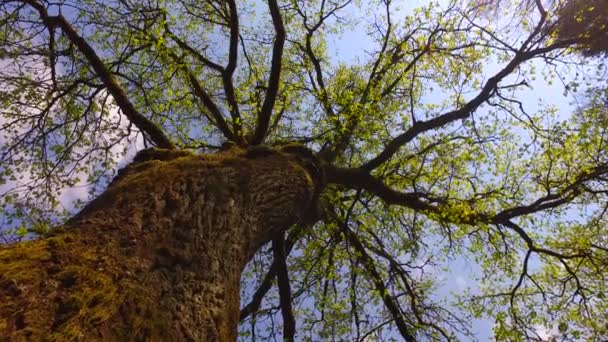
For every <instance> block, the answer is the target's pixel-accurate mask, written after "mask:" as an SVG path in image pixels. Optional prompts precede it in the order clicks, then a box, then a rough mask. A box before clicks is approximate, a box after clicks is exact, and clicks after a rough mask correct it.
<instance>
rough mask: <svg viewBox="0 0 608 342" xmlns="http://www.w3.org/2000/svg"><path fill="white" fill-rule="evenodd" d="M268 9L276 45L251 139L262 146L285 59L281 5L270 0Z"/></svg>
mask: <svg viewBox="0 0 608 342" xmlns="http://www.w3.org/2000/svg"><path fill="white" fill-rule="evenodd" d="M268 7H269V8H270V15H271V16H272V24H273V25H274V30H275V32H276V36H275V40H274V45H273V48H272V62H271V66H270V77H269V79H268V90H267V91H266V97H265V98H264V103H263V104H262V108H261V109H260V111H259V112H258V117H257V123H256V127H255V132H254V133H253V137H252V138H251V144H252V145H258V144H261V143H262V142H263V141H264V139H265V138H266V134H268V127H269V125H270V116H271V115H272V109H273V108H274V103H275V101H276V99H277V94H278V92H279V83H280V80H281V67H282V59H283V46H284V44H285V37H286V33H285V27H284V26H283V18H282V17H281V12H280V11H279V5H278V4H277V1H276V0H268Z"/></svg>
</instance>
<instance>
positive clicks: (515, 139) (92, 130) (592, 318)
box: [0, 0, 608, 341]
mask: <svg viewBox="0 0 608 342" xmlns="http://www.w3.org/2000/svg"><path fill="white" fill-rule="evenodd" d="M581 3H582V2H581V1H575V0H572V1H568V2H563V1H546V3H545V2H543V1H540V0H538V1H523V2H515V1H506V0H505V1H501V2H500V5H496V4H492V3H491V2H490V3H483V2H480V1H475V2H472V3H471V4H464V5H463V4H462V3H461V1H441V2H429V3H428V4H424V6H420V7H419V8H411V10H408V11H407V12H408V13H407V14H404V13H402V12H401V11H399V9H398V7H399V6H405V7H411V6H410V5H409V4H408V3H407V2H406V3H404V4H398V3H395V2H393V1H390V0H382V1H369V2H357V1H351V0H343V1H334V0H313V1H300V0H294V1H285V2H280V3H279V2H277V1H273V0H269V1H267V2H262V1H243V2H240V1H239V2H238V3H237V2H235V1H230V0H227V1H214V0H207V1H194V0H147V1H135V0H133V1H130V0H115V1H114V0H103V1H102V0H99V1H95V0H87V1H68V0H66V1H61V2H59V3H55V2H51V1H48V2H46V1H40V0H22V1H17V0H15V1H2V2H1V4H0V15H1V17H0V42H1V43H0V58H1V63H2V65H3V68H2V70H0V83H1V87H2V88H1V89H0V101H2V106H1V108H0V139H1V140H0V180H1V181H5V182H6V184H5V185H3V186H2V188H0V190H1V191H2V193H3V194H4V196H3V197H2V203H0V205H2V209H0V210H2V212H0V215H3V216H5V217H7V218H9V220H10V219H13V222H12V223H10V222H8V223H6V222H0V224H6V225H7V227H8V228H10V229H17V228H18V227H20V226H21V225H22V223H23V220H24V217H25V216H28V215H29V216H30V217H35V219H33V220H32V221H33V222H46V221H48V220H53V219H61V217H65V216H67V215H68V213H67V211H66V212H65V213H64V214H63V216H61V215H58V214H59V213H60V210H58V208H60V206H59V203H60V202H59V199H60V195H61V192H62V191H63V190H64V189H65V188H66V187H70V186H76V185H78V186H85V185H87V184H93V186H92V187H90V189H92V190H91V196H93V195H95V193H97V192H99V191H101V190H102V189H103V187H104V186H105V184H106V183H107V178H108V177H110V176H111V175H112V173H113V170H114V169H115V167H116V165H117V163H119V160H121V158H123V157H124V156H125V155H126V154H127V153H129V150H130V149H131V148H132V146H133V145H135V148H141V147H145V146H147V145H149V144H152V145H156V146H160V147H164V148H175V147H177V148H189V149H195V150H198V151H200V152H202V153H208V152H212V151H214V150H217V149H219V148H220V146H221V144H222V143H223V142H225V141H232V142H233V143H236V144H238V145H242V146H247V145H257V144H260V143H269V144H273V143H281V142H300V143H305V144H307V145H308V146H309V147H310V148H311V149H312V150H313V151H315V153H316V154H317V155H318V156H319V158H321V159H322V160H323V163H324V165H325V167H326V173H327V177H328V183H329V184H328V188H327V189H326V191H325V192H324V194H323V199H322V202H323V203H324V208H325V212H324V213H323V219H322V220H321V222H319V223H317V224H315V225H314V226H312V227H307V226H302V225H298V226H296V227H293V228H292V229H290V230H289V231H288V232H286V235H285V236H279V237H277V238H276V239H275V240H274V241H273V243H272V245H271V246H268V247H264V248H262V250H261V251H260V252H259V253H258V255H256V256H255V257H254V260H253V261H252V262H251V264H250V265H249V267H248V269H247V271H246V273H245V275H244V277H243V296H242V297H243V299H244V302H243V309H242V311H241V318H242V324H241V333H242V336H243V338H244V339H245V338H246V339H256V338H257V339H261V340H267V339H270V338H272V337H276V336H278V335H280V334H281V333H282V334H283V336H284V337H285V338H287V339H289V338H293V336H294V335H296V334H297V335H298V336H301V337H302V339H309V340H329V339H335V340H358V341H363V340H373V339H378V340H389V339H391V338H392V339H405V340H415V339H428V340H437V339H445V340H452V339H460V338H464V339H469V338H472V337H474V335H475V331H473V330H474V328H473V327H472V326H471V320H472V318H478V319H491V320H492V324H493V326H494V334H495V337H496V338H497V339H499V340H522V339H526V338H527V339H537V340H539V339H541V337H542V336H541V335H540V332H539V331H540V330H539V329H540V328H539V327H545V328H546V329H549V330H551V329H552V328H553V329H554V330H555V331H556V335H557V334H559V335H560V336H561V337H563V338H588V339H593V338H599V337H600V336H605V335H606V334H608V332H607V329H608V327H607V326H606V323H607V322H606V321H605V317H604V315H603V313H604V312H606V311H607V310H608V308H607V307H606V304H605V301H604V300H603V298H604V296H605V292H606V289H605V285H604V284H605V283H606V278H607V276H608V273H607V272H608V270H606V267H607V266H608V241H606V236H607V234H606V233H607V232H606V231H605V230H606V228H605V227H606V220H607V218H606V215H607V214H606V211H607V209H608V207H607V206H606V205H605V203H607V201H606V199H607V198H606V194H607V193H606V191H608V184H607V182H608V178H607V175H608V155H607V154H606V152H605V151H606V146H605V145H606V139H607V138H608V136H607V134H608V131H607V129H608V116H607V114H606V98H607V97H606V91H605V89H606V88H605V85H604V84H601V83H599V82H598V81H597V79H602V77H603V78H604V79H605V66H604V65H603V64H602V63H603V61H602V60H597V59H584V58H582V57H581V56H580V55H578V54H576V51H575V50H576V49H579V48H583V51H584V52H585V54H587V55H590V56H591V55H597V54H598V53H599V52H600V51H605V48H602V46H604V47H605V45H602V44H604V43H602V42H604V40H605V32H606V31H605V26H602V25H603V24H602V23H605V22H606V20H605V18H606V17H607V15H606V11H605V10H606V6H605V5H604V4H603V2H602V1H601V0H599V1H591V4H590V5H589V6H590V7H584V6H581ZM588 3H589V2H588V1H587V2H585V4H588ZM585 6H587V5H585ZM591 7H593V9H590V8H591ZM489 8H492V10H491V11H490V10H489ZM573 13H574V16H575V18H574V19H572V18H571V17H572V14H573ZM602 18H603V19H602ZM579 19H580V20H579ZM602 20H604V21H603V22H602ZM362 27H363V28H364V32H361V37H360V39H361V40H363V41H365V43H364V44H363V45H364V51H358V52H355V53H356V54H357V55H356V56H354V57H352V56H351V57H352V58H349V57H348V56H341V55H338V56H333V55H332V53H333V51H334V50H335V49H336V46H339V39H340V37H341V35H342V34H348V33H349V31H353V30H354V31H356V30H361V28H362ZM602 37H603V38H602ZM591 38H593V39H594V40H593V43H592V42H591V40H590V39H591ZM595 39H598V40H595ZM602 39H604V40H602ZM598 42H599V43H598ZM592 47H593V49H595V48H597V49H599V50H593V49H592ZM538 70H540V71H538ZM537 78H538V79H537ZM554 79H559V81H560V82H562V85H563V86H562V87H561V89H562V90H563V91H564V96H571V95H576V94H580V93H576V91H577V90H580V89H582V88H587V89H588V93H587V94H586V96H585V97H586V98H587V100H586V101H585V102H584V104H583V105H580V106H579V107H580V108H579V109H578V110H576V111H575V112H574V113H563V111H561V110H560V108H556V107H555V106H552V105H551V103H549V104H545V105H539V106H535V105H532V104H531V103H532V102H534V100H535V99H532V97H533V96H534V90H533V88H534V87H540V86H541V85H542V84H544V83H550V82H552V81H553V80H554ZM587 82H589V84H587ZM557 93H558V94H559V93H560V92H557ZM550 101H551V99H546V102H550ZM564 103H565V102H564ZM531 108H532V109H531ZM570 114H571V115H570ZM24 208H28V209H27V210H26V209H24ZM24 210H25V211H24ZM24 213H26V214H24ZM26 221H27V220H26ZM37 225H40V223H37ZM45 227H46V226H45ZM22 232H23V231H22ZM464 259H467V260H471V262H472V263H474V264H475V265H476V266H475V271H474V272H472V273H471V274H470V275H469V277H470V278H471V279H470V280H471V282H472V283H474V282H473V280H474V279H473V278H478V280H477V282H476V284H477V285H474V286H472V287H471V289H470V291H461V293H458V294H454V295H449V296H446V295H442V293H443V294H445V292H446V286H444V285H445V284H443V283H442V280H441V277H442V275H443V276H445V275H446V274H447V275H450V274H451V273H450V271H451V270H447V272H446V271H445V270H442V267H445V265H446V264H449V262H450V261H451V260H464ZM448 285H449V284H448Z"/></svg>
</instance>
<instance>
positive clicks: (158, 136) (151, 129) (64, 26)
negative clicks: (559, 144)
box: [24, 0, 175, 149]
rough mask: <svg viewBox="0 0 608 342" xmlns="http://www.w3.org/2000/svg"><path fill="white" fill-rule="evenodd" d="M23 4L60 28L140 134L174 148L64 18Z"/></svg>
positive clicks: (33, 4)
mask: <svg viewBox="0 0 608 342" xmlns="http://www.w3.org/2000/svg"><path fill="white" fill-rule="evenodd" d="M24 3H26V4H28V5H30V6H31V7H33V8H34V9H35V10H36V11H37V12H38V14H39V15H40V18H41V19H42V20H43V22H44V23H45V25H47V26H48V27H59V28H61V30H62V31H63V33H64V34H65V35H66V36H67V37H68V39H69V40H70V42H71V43H72V44H74V45H75V46H76V48H78V51H80V52H81V53H82V54H83V55H84V56H85V58H86V59H87V61H88V62H89V64H90V65H91V67H92V68H93V70H94V71H95V73H96V74H97V76H98V77H99V78H100V79H101V81H102V82H103V84H104V86H105V87H106V89H107V90H108V92H109V93H110V94H111V95H112V97H113V98H114V101H116V104H117V105H118V107H119V108H120V109H121V111H122V112H123V113H124V114H125V116H126V117H127V118H128V119H129V121H131V122H132V123H133V124H134V125H135V126H136V127H137V128H139V129H140V130H141V131H142V132H144V133H145V134H147V135H148V137H149V138H150V140H152V141H153V142H154V143H155V144H156V145H157V146H158V147H162V148H167V149H171V148H174V147H175V146H174V145H173V143H172V142H171V140H170V139H169V138H168V137H167V136H166V135H165V133H164V132H163V130H162V129H160V128H159V127H158V126H157V125H156V124H154V123H153V122H152V121H150V120H149V119H148V118H146V117H145V116H143V115H142V114H141V113H139V112H138V111H137V109H135V107H134V106H133V104H132V103H131V101H129V98H128V97H127V94H126V93H125V92H124V90H123V89H122V88H121V87H120V85H119V84H118V83H117V82H116V80H115V79H114V77H113V76H112V73H111V72H110V70H108V68H107V67H106V66H105V65H104V63H103V61H102V60H101V58H99V56H98V55H97V53H95V50H93V48H92V47H91V45H89V44H88V43H87V41H86V40H85V39H84V38H82V37H81V36H80V35H79V34H78V32H76V30H75V29H74V28H73V27H72V25H70V23H68V21H67V20H66V19H65V17H63V16H62V15H58V16H50V15H49V14H48V12H47V10H46V8H45V7H44V6H43V5H42V4H40V3H38V2H37V1H35V0H25V1H24Z"/></svg>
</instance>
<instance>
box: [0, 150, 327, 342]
mask: <svg viewBox="0 0 608 342" xmlns="http://www.w3.org/2000/svg"><path fill="white" fill-rule="evenodd" d="M171 153H172V154H173V155H171V156H168V157H163V158H161V159H164V160H158V159H155V160H148V161H139V162H136V163H134V164H132V165H131V166H129V167H128V168H126V169H125V170H122V171H121V173H120V175H119V176H118V177H117V179H116V180H115V181H114V182H113V183H112V184H111V185H110V187H109V189H108V190H107V191H106V192H105V193H104V194H103V195H101V196H100V197H99V198H97V199H96V200H95V201H93V202H92V203H91V204H90V205H88V206H87V207H86V208H85V209H84V210H83V211H82V212H80V213H79V214H78V215H77V216H76V217H74V218H73V219H71V220H70V221H69V222H68V223H67V224H66V225H65V226H63V227H61V228H58V229H57V230H55V231H54V232H53V234H52V235H51V236H49V237H47V238H45V239H41V240H37V241H31V242H25V243H21V244H17V245H13V246H8V247H3V248H2V249H0V298H2V301H1V302H0V336H1V337H0V340H1V339H2V338H8V339H9V340H12V341H14V340H17V341H18V340H40V339H41V338H46V339H51V340H70V339H73V340H87V341H90V340H121V341H122V340H155V341H157V340H180V341H188V340H190V341H234V340H235V339H236V334H237V323H238V316H239V282H240V276H241V272H242V270H243V267H244V266H245V264H246V262H247V261H248V260H249V259H250V257H251V256H252V255H253V253H254V252H255V251H256V250H257V249H258V248H259V247H260V245H261V244H262V243H264V242H266V241H268V240H269V239H271V238H272V237H273V235H274V234H276V233H277V232H281V231H283V230H284V229H286V228H287V227H289V226H290V225H291V224H293V223H295V222H296V221H297V220H298V219H299V218H301V217H302V216H303V215H305V212H306V210H307V209H309V207H310V205H311V203H312V202H313V201H314V197H315V194H316V193H318V191H319V188H318V184H320V182H317V180H316V179H313V177H314V175H313V172H310V168H309V167H308V166H307V165H306V164H305V163H304V162H303V161H302V159H301V158H299V157H296V156H295V155H292V154H288V153H283V152H276V151H269V150H268V151H266V152H264V153H251V151H249V152H247V151H243V150H239V149H232V150H230V151H226V152H222V153H220V154H217V155H207V156H194V155H189V154H187V153H185V152H171ZM176 153H177V155H175V154H176ZM176 157H177V158H176ZM140 159H141V158H140ZM311 175H312V176H311ZM315 184H316V185H315Z"/></svg>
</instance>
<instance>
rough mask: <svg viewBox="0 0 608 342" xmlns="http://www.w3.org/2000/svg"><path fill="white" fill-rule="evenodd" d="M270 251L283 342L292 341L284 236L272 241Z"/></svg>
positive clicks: (291, 314) (289, 293)
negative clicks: (281, 316)
mask: <svg viewBox="0 0 608 342" xmlns="http://www.w3.org/2000/svg"><path fill="white" fill-rule="evenodd" d="M272 251H273V254H274V260H275V261H276V262H277V266H278V267H277V284H278V287H279V301H280V303H281V314H282V315H283V340H284V341H293V340H294V336H295V334H296V320H295V318H294V316H293V309H292V307H291V288H290V286H289V275H288V273H287V262H286V260H285V259H286V257H285V237H284V234H281V236H278V237H276V238H275V239H273V240H272Z"/></svg>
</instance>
